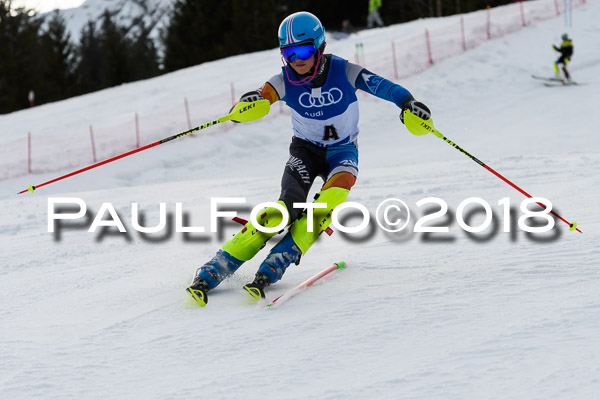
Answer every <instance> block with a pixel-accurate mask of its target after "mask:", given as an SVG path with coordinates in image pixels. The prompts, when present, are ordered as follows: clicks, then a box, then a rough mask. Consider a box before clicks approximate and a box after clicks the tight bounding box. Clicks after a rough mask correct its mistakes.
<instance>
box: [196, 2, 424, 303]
mask: <svg viewBox="0 0 600 400" xmlns="http://www.w3.org/2000/svg"><path fill="white" fill-rule="evenodd" d="M279 46H280V50H281V55H282V58H283V60H284V66H283V67H282V71H281V72H280V73H278V74H277V75H275V76H273V77H272V78H270V79H269V80H268V81H267V82H266V83H265V84H264V85H263V86H262V87H260V88H259V89H258V90H256V91H252V92H248V93H246V94H244V95H243V96H242V97H241V99H240V101H256V100H260V99H267V100H269V102H270V103H271V104H273V103H275V102H277V101H279V100H282V101H285V102H286V104H287V105H288V106H289V107H290V108H291V113H292V128H293V132H294V137H293V139H292V143H291V145H290V158H289V160H288V161H287V163H286V165H285V168H284V172H283V177H282V179H281V194H280V197H279V201H277V203H278V205H279V207H280V208H282V209H284V210H285V211H287V214H289V217H290V218H289V221H288V224H291V227H290V229H289V231H288V232H287V233H286V234H285V235H284V236H283V238H282V239H281V240H280V241H279V242H278V243H277V244H276V245H275V246H274V247H273V248H272V250H271V251H270V253H269V255H268V256H267V257H266V258H265V260H264V261H263V262H262V264H261V265H260V267H259V269H258V272H257V273H256V276H255V279H254V281H253V282H252V283H249V284H247V285H245V286H244V289H246V290H247V291H248V292H249V293H250V294H251V295H252V296H253V297H255V298H257V299H259V298H264V297H265V293H264V289H265V287H266V286H268V285H270V284H273V283H275V282H277V281H278V280H280V279H281V277H282V276H283V274H284V273H285V271H286V269H287V267H288V266H289V265H290V264H291V263H296V264H297V263H298V262H299V261H300V257H301V256H302V255H303V254H305V253H306V252H307V251H308V249H309V248H310V247H311V246H312V245H313V243H314V242H315V241H316V240H317V238H318V236H319V234H320V233H321V232H322V231H324V230H325V229H327V227H328V226H329V224H330V222H331V213H332V211H333V209H334V208H335V207H336V206H338V205H340V204H342V203H343V202H345V201H346V199H347V197H348V194H349V192H350V189H351V188H352V186H353V185H354V183H355V182H356V178H357V176H358V149H357V138H358V119H359V110H358V101H357V98H356V90H357V89H361V90H363V91H365V92H367V93H370V94H372V95H374V96H376V97H379V98H381V99H385V100H388V101H391V102H393V103H395V104H396V105H397V106H398V107H400V108H401V109H402V110H404V109H408V110H410V111H411V112H412V113H413V114H415V115H416V116H418V117H420V118H423V119H425V120H427V119H429V118H430V114H431V113H430V111H429V109H428V108H427V106H425V105H424V104H423V103H420V102H416V101H415V100H414V98H413V96H412V95H411V94H410V93H409V92H408V90H406V89H405V88H403V87H402V86H400V85H397V84H394V83H392V82H390V81H389V80H387V79H384V78H382V77H380V76H378V75H376V74H374V73H372V72H370V71H368V70H366V69H364V68H363V67H361V66H359V65H356V64H352V63H350V62H348V61H347V60H344V59H342V58H339V57H337V56H335V55H332V54H324V51H325V30H324V28H323V26H322V25H321V22H320V21H319V19H318V18H317V17H316V16H314V15H313V14H310V13H308V12H298V13H295V14H292V15H290V16H288V17H287V18H285V19H284V20H283V22H282V23H281V25H280V27H279ZM400 115H401V119H402V114H400ZM317 177H321V178H322V179H323V181H324V184H323V186H322V187H321V190H320V192H319V193H318V194H317V195H316V196H315V199H316V202H318V203H325V204H326V205H327V207H326V208H316V209H315V210H314V212H313V216H312V218H309V214H308V213H307V212H303V211H302V210H301V209H298V208H294V207H293V204H294V203H304V202H306V199H307V196H308V193H309V191H310V188H311V186H312V184H313V182H314V181H315V179H316V178H317ZM283 214H285V213H282V212H281V211H280V210H279V209H278V208H277V207H268V208H266V209H265V210H264V211H263V212H262V213H261V214H260V215H259V216H258V217H257V222H258V223H260V224H261V226H263V227H267V228H272V227H276V226H278V225H280V223H281V222H282V221H283V218H284V215H283ZM311 228H314V229H311ZM309 230H311V231H310V232H309ZM275 234H276V232H274V233H265V232H262V231H259V230H257V229H256V227H255V226H254V225H253V224H252V222H247V223H246V224H245V226H244V228H243V229H242V230H241V231H240V232H238V233H237V234H236V235H235V236H234V237H233V238H232V239H230V240H229V241H227V242H226V243H225V244H224V245H223V247H222V249H221V250H219V251H218V252H217V254H216V255H215V256H214V257H213V258H212V259H211V260H210V261H208V262H207V263H206V264H205V265H203V266H202V267H200V268H199V269H198V270H197V271H196V276H195V278H194V280H193V282H192V285H191V286H190V287H188V289H187V291H188V292H189V293H190V294H191V295H192V297H194V299H195V300H196V301H197V302H198V303H199V304H200V305H202V306H204V305H206V302H207V301H208V297H207V293H208V291H209V290H211V289H213V288H215V287H216V286H217V285H218V284H219V283H220V282H222V281H223V279H225V278H226V277H227V276H229V275H231V274H233V273H234V272H235V271H236V270H237V269H238V268H239V267H240V266H241V265H242V263H244V262H245V261H248V260H250V259H251V258H252V257H254V256H255V255H256V254H257V253H258V251H259V250H260V249H261V248H262V247H264V245H265V243H266V242H267V241H268V240H269V239H270V238H271V237H272V236H274V235H275Z"/></svg>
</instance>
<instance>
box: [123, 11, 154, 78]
mask: <svg viewBox="0 0 600 400" xmlns="http://www.w3.org/2000/svg"><path fill="white" fill-rule="evenodd" d="M134 26H135V27H136V28H137V29H136V30H137V34H135V35H133V39H132V40H131V41H130V50H129V56H130V59H131V61H130V64H131V68H132V73H133V76H134V78H135V79H136V80H137V79H146V78H152V77H154V76H157V75H159V74H160V69H159V65H158V52H157V50H156V46H155V45H154V40H153V39H152V38H151V37H150V31H151V29H150V28H149V27H147V26H146V25H145V23H144V21H143V20H142V19H141V18H140V20H138V21H134Z"/></svg>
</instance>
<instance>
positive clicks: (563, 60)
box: [552, 33, 573, 82]
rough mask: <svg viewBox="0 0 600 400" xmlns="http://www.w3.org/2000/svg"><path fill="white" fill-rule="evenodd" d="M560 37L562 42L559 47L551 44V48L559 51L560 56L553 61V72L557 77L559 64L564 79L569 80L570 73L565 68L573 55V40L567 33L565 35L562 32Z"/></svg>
mask: <svg viewBox="0 0 600 400" xmlns="http://www.w3.org/2000/svg"><path fill="white" fill-rule="evenodd" d="M561 38H562V43H561V44H560V47H556V45H552V48H553V49H554V50H556V51H558V52H559V53H560V57H559V58H558V60H556V61H555V62H554V74H555V75H556V76H557V77H558V76H559V69H558V66H559V64H560V65H561V67H562V71H563V74H564V78H565V80H566V81H567V82H570V81H571V74H569V71H568V70H567V64H568V63H569V62H570V61H571V58H572V57H573V42H572V41H571V39H570V38H569V35H567V34H566V33H565V34H563V35H562V37H561Z"/></svg>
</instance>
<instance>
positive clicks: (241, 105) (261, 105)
mask: <svg viewBox="0 0 600 400" xmlns="http://www.w3.org/2000/svg"><path fill="white" fill-rule="evenodd" d="M270 106H271V103H269V100H257V101H252V102H246V101H240V102H238V103H237V104H236V105H235V106H234V107H233V108H232V109H231V111H230V112H229V114H227V115H225V116H224V117H221V118H218V119H216V120H214V121H211V122H207V123H205V124H203V125H200V126H197V127H195V128H193V129H190V130H187V131H185V132H181V133H178V134H177V135H173V136H170V137H168V138H165V139H161V140H158V141H156V142H154V143H150V144H148V145H146V146H142V147H140V148H137V149H135V150H131V151H128V152H126V153H123V154H120V155H118V156H115V157H112V158H109V159H108V160H104V161H100V162H98V163H96V164H92V165H90V166H88V167H85V168H82V169H78V170H77V171H73V172H71V173H69V174H66V175H63V176H60V177H58V178H55V179H52V180H51V181H48V182H44V183H40V184H39V185H36V186H33V185H29V188H28V189H25V190H22V191H20V192H18V193H17V194H21V193H25V192H27V191H29V192H31V193H33V191H34V190H35V189H38V188H40V187H42V186H46V185H49V184H51V183H54V182H57V181H60V180H62V179H66V178H69V177H71V176H73V175H77V174H80V173H82V172H85V171H88V170H90V169H93V168H97V167H99V166H101V165H104V164H108V163H110V162H113V161H116V160H118V159H121V158H124V157H127V156H130V155H132V154H135V153H139V152H140V151H144V150H147V149H149V148H151V147H155V146H158V145H159V144H163V143H166V142H170V141H171V140H174V139H179V138H180V137H183V136H186V135H189V134H190V133H194V132H197V131H199V130H202V129H205V128H208V127H211V126H213V125H216V124H220V123H221V122H225V121H234V122H250V121H256V120H257V119H260V118H262V117H264V116H265V115H267V114H268V113H269V109H270Z"/></svg>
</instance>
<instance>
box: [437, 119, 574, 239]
mask: <svg viewBox="0 0 600 400" xmlns="http://www.w3.org/2000/svg"><path fill="white" fill-rule="evenodd" d="M432 133H433V134H434V135H435V136H437V137H439V138H440V139H443V140H444V141H445V142H446V143H448V144H449V145H450V146H452V147H454V148H455V149H456V150H458V151H460V152H461V153H463V154H464V155H466V156H467V157H469V158H470V159H472V160H473V161H475V162H476V163H477V164H479V165H481V166H482V167H483V168H485V169H487V170H488V171H490V172H491V173H492V174H494V175H496V176H497V177H498V178H500V179H502V180H503V181H504V182H506V183H507V184H509V185H510V186H512V187H513V188H515V189H517V190H518V191H519V192H521V193H522V194H523V195H525V196H526V197H528V198H532V197H533V196H532V195H530V194H529V193H527V192H526V191H524V190H523V189H521V188H520V187H518V186H517V185H515V184H514V183H512V182H511V181H509V180H508V179H506V178H505V177H504V176H502V175H501V174H499V173H498V172H496V171H495V170H494V169H493V168H492V167H490V166H488V165H487V164H485V163H484V162H483V161H481V160H479V159H478V158H477V157H475V156H473V155H471V154H470V153H469V152H468V151H466V150H465V149H463V148H462V147H460V146H459V145H457V144H456V143H454V142H453V141H451V140H450V139H448V138H447V137H446V136H444V135H442V134H441V133H440V132H439V131H437V130H435V129H434V130H433V132H432ZM536 203H537V204H538V205H539V206H540V207H542V208H543V209H544V210H545V209H546V208H547V207H546V205H545V204H542V203H540V202H536ZM550 213H551V214H552V215H554V216H556V217H557V218H558V219H560V220H561V221H563V222H564V223H566V224H567V225H569V228H571V230H576V231H577V232H580V233H583V232H581V231H580V230H579V228H577V223H576V222H573V223H571V222H569V221H567V220H566V219H564V218H563V217H561V216H560V215H558V214H557V213H556V212H554V211H553V210H550Z"/></svg>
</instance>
